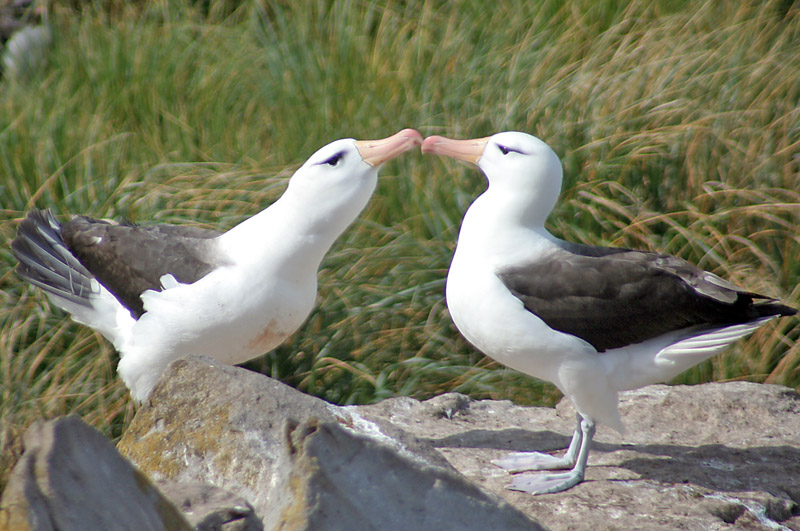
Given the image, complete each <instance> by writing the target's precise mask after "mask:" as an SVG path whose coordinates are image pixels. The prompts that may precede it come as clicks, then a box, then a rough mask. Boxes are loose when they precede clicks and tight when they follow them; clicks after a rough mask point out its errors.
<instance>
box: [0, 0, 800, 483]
mask: <svg viewBox="0 0 800 531" xmlns="http://www.w3.org/2000/svg"><path fill="white" fill-rule="evenodd" d="M294 4H295V3H292V2H280V1H266V2H260V3H258V4H256V3H249V2H241V3H236V2H213V1H211V2H199V3H197V4H189V3H183V2H180V1H177V0H176V1H172V2H167V1H163V2H158V3H146V4H135V5H132V4H129V3H127V2H114V1H111V2H105V3H99V2H98V3H95V4H92V7H87V8H84V11H83V12H78V11H76V8H75V7H73V6H71V5H70V4H68V3H64V4H61V3H58V2H55V5H54V6H53V10H52V12H51V21H52V23H53V26H54V32H55V45H54V47H53V50H52V52H51V54H50V57H49V62H48V65H47V66H46V67H45V68H44V69H43V70H42V71H41V72H39V73H38V74H36V75H35V76H34V77H32V78H30V79H27V80H13V79H3V80H1V81H0V239H2V241H4V242H8V241H10V239H11V238H13V236H14V232H15V228H16V223H17V221H18V220H19V219H20V218H21V217H22V216H23V215H24V212H25V211H26V210H27V209H28V208H30V207H33V206H39V207H42V206H50V207H52V208H53V209H54V210H55V211H56V212H57V213H59V214H67V213H71V212H72V213H83V214H88V215H93V216H102V217H109V216H110V217H126V218H128V219H131V220H133V221H141V222H145V221H151V220H154V221H159V222H176V223H190V224H196V225H201V226H206V227H215V228H219V229H227V228H229V227H231V226H233V225H234V224H235V223H237V222H238V221H240V220H242V219H244V218H246V217H248V216H250V215H252V214H254V213H256V212H257V211H259V210H260V209H262V208H264V207H266V206H267V205H268V204H269V203H270V202H272V201H273V200H274V199H275V198H277V197H278V196H279V195H280V193H281V191H282V190H283V187H284V186H285V179H286V177H287V176H288V175H290V174H291V172H292V171H293V169H294V168H296V167H297V166H298V165H299V164H301V163H302V161H303V160H304V159H305V157H307V156H308V155H310V154H311V153H312V152H313V151H314V150H315V149H316V148H318V147H319V146H321V145H323V144H325V143H327V142H329V141H331V140H333V139H336V138H340V137H351V136H352V137H358V138H370V137H382V136H386V135H388V134H390V133H392V132H394V131H396V130H398V129H400V128H402V127H409V126H410V127H416V128H418V129H419V130H420V131H422V132H423V134H434V133H437V134H446V135H449V136H455V137H474V136H485V135H488V134H491V133H493V132H496V131H500V130H508V129H515V130H523V131H527V132H530V133H533V134H536V135H537V136H539V137H541V138H543V139H544V140H546V141H547V142H548V143H550V145H551V146H553V148H554V149H555V150H556V152H557V153H559V154H560V155H561V157H562V160H563V163H564V168H565V177H566V178H565V190H564V193H563V196H562V201H561V203H560V205H559V206H558V207H557V209H556V211H555V212H554V214H553V216H552V217H551V219H550V222H549V227H550V229H551V230H552V231H553V232H554V233H555V234H557V235H559V236H561V237H564V238H566V239H570V240H575V241H581V242H585V243H601V244H607V245H609V244H610V245H621V246H631V247H636V248H642V249H654V250H661V251H666V252H670V253H673V254H677V255H679V256H681V257H683V258H686V259H688V260H690V261H692V262H695V263H697V264H699V265H701V266H703V267H705V268H708V269H710V270H713V271H715V272H717V273H719V274H721V275H723V276H725V277H727V278H730V279H732V280H733V281H735V282H737V283H739V284H741V285H743V286H746V287H747V288H750V289H753V290H757V291H760V292H763V293H766V294H768V295H773V296H776V297H779V298H781V299H783V300H784V301H786V302H787V303H789V304H792V305H794V306H798V305H799V304H798V299H799V298H800V293H798V288H797V285H798V277H800V242H798V230H797V227H798V226H800V193H798V190H800V156H798V153H800V110H798V109H800V53H799V52H800V45H798V44H797V43H799V42H800V12H798V9H797V7H795V6H793V4H792V3H787V2H779V1H771V2H762V3H745V5H741V4H742V3H740V2H734V1H722V2H719V1H711V0H709V1H705V2H702V1H701V2H686V1H676V0H657V1H654V2H650V1H647V2H646V1H643V0H633V1H631V2H614V1H604V2H591V1H579V2H571V3H569V6H566V7H565V6H562V4H563V2H560V1H559V2H557V1H548V0H545V1H542V2H528V1H522V0H520V1H513V0H512V1H509V2H501V3H486V2H482V1H478V0H458V1H454V2H449V3H446V5H441V4H442V3H441V2H435V1H432V0H431V1H419V2H414V1H401V0H395V1H392V0H390V1H388V2H385V3H382V4H378V3H374V2H369V1H366V0H353V1H349V2H336V3H334V2H330V1H317V2H303V3H296V4H298V5H294ZM498 4H499V5H498ZM484 186H485V184H484V182H483V178H482V177H481V176H480V175H479V173H478V172H477V171H476V170H474V169H471V168H465V167H463V166H459V165H456V164H453V163H452V162H451V161H448V160H439V159H437V158H432V157H426V158H423V157H422V156H421V155H420V154H419V153H418V152H417V153H409V154H406V155H404V156H403V157H401V158H400V159H398V160H397V161H392V162H391V163H389V164H387V166H386V167H385V168H384V169H383V171H382V173H381V177H380V184H379V187H378V190H377V192H376V195H375V196H374V197H373V199H372V201H371V203H370V205H369V207H368V208H367V210H366V211H365V213H364V214H363V215H362V217H361V219H360V220H359V221H358V222H357V223H356V224H355V225H354V226H353V227H351V229H350V230H348V232H347V233H346V234H345V235H344V236H343V237H342V238H341V239H340V241H339V242H338V243H337V244H336V246H335V248H334V249H333V250H332V252H331V253H330V254H329V256H328V257H327V258H326V260H325V261H324V263H323V269H322V271H321V273H320V294H319V304H318V307H317V309H316V310H315V311H314V313H313V314H312V315H311V317H310V318H309V320H308V322H307V323H306V324H305V326H304V327H303V328H302V329H301V330H300V331H299V332H298V333H296V334H295V335H294V336H293V337H292V338H291V339H290V340H289V341H288V342H287V343H286V344H285V345H283V346H281V347H279V348H278V349H277V350H275V351H274V352H272V353H269V354H267V355H266V356H264V357H262V358H259V359H258V360H255V361H253V362H250V363H249V364H248V367H250V368H253V369H255V370H260V371H262V372H265V373H267V374H270V375H272V376H274V377H277V378H280V379H282V380H284V381H286V382H288V383H290V384H292V385H295V386H297V387H298V388H299V389H301V390H303V391H306V392H309V393H312V394H315V395H317V396H321V397H323V398H325V399H328V400H331V401H334V402H337V403H341V404H350V403H365V402H371V401H375V400H379V399H382V398H386V397H389V396H396V395H411V396H415V397H418V398H426V397H430V396H432V395H435V394H437V393H441V392H446V391H460V392H463V393H468V394H470V395H472V396H475V397H480V398H483V397H492V398H508V399H513V400H515V401H518V402H520V403H526V404H552V403H553V402H554V401H555V400H556V399H557V396H558V395H557V392H556V391H555V390H554V389H553V388H552V387H551V386H549V385H547V384H542V383H540V382H535V381H533V380H531V379H530V378H527V377H524V376H522V375H520V374H517V373H514V372H513V371H510V370H506V369H504V368H502V367H501V366H498V365H497V364H495V363H494V362H492V361H490V360H488V359H487V358H485V357H483V356H482V355H480V354H479V353H477V352H476V351H475V350H474V349H472V348H471V347H470V346H469V345H468V344H466V342H465V341H464V340H463V339H461V338H460V336H459V335H458V333H457V332H456V330H455V329H454V327H453V325H452V323H451V322H450V319H449V316H448V314H447V311H446V307H445V304H444V278H445V276H446V272H447V267H448V265H449V261H450V257H451V255H452V250H453V248H454V245H455V239H456V236H457V233H458V224H459V222H460V219H461V216H462V214H463V212H464V210H465V209H466V208H467V206H468V205H469V203H470V201H471V200H472V199H473V198H474V197H476V196H477V195H478V194H479V193H480V192H481V191H482V190H483V188H484ZM14 265H15V263H14V259H13V257H12V256H11V253H10V249H9V247H8V245H7V244H6V245H3V246H0V419H1V420H0V422H2V425H1V426H0V450H1V451H2V454H0V485H1V484H3V483H4V481H5V478H6V475H7V471H8V469H9V466H10V464H11V463H13V462H14V460H15V459H16V456H17V455H18V452H19V450H20V446H19V439H18V436H19V435H20V434H21V432H22V431H23V430H24V429H25V427H26V426H27V425H28V424H30V422H32V421H33V420H35V419H38V418H43V417H50V416H54V415H59V414H66V413H75V414H78V415H80V416H81V417H83V418H84V419H86V420H87V421H88V422H90V423H91V424H93V425H95V426H97V427H98V428H100V429H101V430H103V431H104V432H105V433H107V434H108V435H110V436H112V437H116V436H119V434H120V433H121V431H122V430H123V428H124V426H125V425H126V423H127V422H128V421H129V420H130V419H131V417H132V414H133V411H134V407H133V405H132V404H131V402H130V400H129V399H128V398H127V392H126V390H125V388H124V386H123V385H122V384H121V382H120V381H119V379H118V378H117V377H116V375H115V365H116V361H117V357H116V354H115V353H114V352H113V349H111V347H110V346H109V345H108V344H107V343H106V342H105V341H104V340H102V338H101V337H100V336H99V335H98V334H96V333H93V332H92V331H90V330H87V329H86V328H84V327H80V326H78V325H74V324H72V323H71V322H70V321H69V320H68V318H67V317H65V316H64V314H63V313H62V312H60V311H58V310H54V309H52V308H50V306H49V305H48V303H47V301H46V299H45V298H44V297H43V296H42V295H41V293H39V292H38V291H36V290H33V289H32V288H30V287H28V286H26V285H24V284H23V283H22V282H21V281H20V280H19V279H18V278H17V277H16V275H15V274H14V273H13V270H12V269H13V267H14ZM799 334H800V326H798V322H797V320H795V319H783V320H781V321H779V322H777V323H772V324H770V325H768V326H766V327H764V328H763V329H762V330H760V331H759V332H757V333H756V334H754V335H753V336H752V337H751V338H749V339H747V340H745V341H741V342H739V343H738V344H737V345H735V346H734V347H733V348H731V349H729V351H728V352H727V353H726V354H723V355H721V356H717V357H716V358H714V359H713V360H711V361H708V362H706V363H704V364H702V365H700V366H699V367H697V368H695V369H693V370H691V371H689V372H687V373H686V374H684V375H682V376H681V377H679V378H678V379H677V380H676V381H677V382H685V383H697V382H703V381H710V380H732V379H748V380H754V381H766V382H774V383H781V384H785V385H790V386H792V387H795V388H797V387H799V386H800V352H799V351H798V347H797V345H796V342H797V338H798V335H799Z"/></svg>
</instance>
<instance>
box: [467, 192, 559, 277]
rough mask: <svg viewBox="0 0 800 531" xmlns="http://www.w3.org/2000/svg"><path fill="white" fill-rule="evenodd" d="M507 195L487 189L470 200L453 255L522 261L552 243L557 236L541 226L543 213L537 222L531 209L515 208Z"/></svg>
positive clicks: (482, 259) (483, 259)
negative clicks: (503, 195) (471, 201)
mask: <svg viewBox="0 0 800 531" xmlns="http://www.w3.org/2000/svg"><path fill="white" fill-rule="evenodd" d="M508 199H509V198H507V197H502V196H500V195H499V194H492V193H491V192H489V191H487V192H485V193H484V194H483V195H481V196H480V197H478V198H477V199H476V200H475V201H474V202H473V203H472V205H471V206H470V207H469V210H467V213H466V214H465V215H464V221H463V222H462V224H461V231H460V233H459V237H458V245H457V247H456V256H459V255H460V256H461V257H464V258H465V259H468V260H480V261H485V260H490V259H491V260H496V261H498V263H503V264H508V263H515V262H523V261H525V260H526V259H528V258H529V257H530V256H533V255H535V254H536V253H540V252H542V250H543V249H544V248H546V247H551V246H553V245H554V244H555V242H556V238H555V237H554V236H552V235H551V234H550V233H549V232H548V231H547V229H545V228H544V226H543V223H544V219H545V218H546V217H547V215H546V214H544V215H543V216H541V223H539V222H538V216H532V215H531V214H530V209H524V208H517V207H518V205H515V204H513V203H514V202H515V201H512V202H509V200H508ZM520 203H523V204H524V203H525V202H524V201H520ZM528 204H530V203H529V202H528ZM520 206H522V205H520ZM548 213H549V211H548ZM532 219H534V220H535V221H534V222H531V220H532ZM490 257H491V258H490Z"/></svg>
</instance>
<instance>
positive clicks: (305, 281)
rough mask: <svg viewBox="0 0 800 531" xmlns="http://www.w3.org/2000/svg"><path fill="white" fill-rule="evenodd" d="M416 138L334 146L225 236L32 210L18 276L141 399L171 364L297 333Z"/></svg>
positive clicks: (232, 353)
mask: <svg viewBox="0 0 800 531" xmlns="http://www.w3.org/2000/svg"><path fill="white" fill-rule="evenodd" d="M421 142H422V135H420V134H419V133H418V132H417V131H415V130H413V129H404V130H402V131H400V132H398V133H396V134H394V135H392V136H390V137H388V138H384V139H381V140H360V141H357V140H354V139H341V140H337V141H335V142H332V143H330V144H328V145H326V146H324V147H322V148H320V149H319V150H318V151H317V152H316V153H314V154H313V155H311V157H310V158H309V159H308V160H307V161H306V162H305V163H304V164H303V165H302V166H301V167H300V168H299V169H298V170H297V171H296V172H295V173H294V175H292V177H291V178H290V179H289V184H288V186H287V188H286V191H285V192H284V193H283V195H282V196H281V197H280V198H279V199H278V200H277V201H275V202H274V203H273V204H272V205H270V206H269V207H268V208H266V209H265V210H263V211H261V212H260V213H259V214H257V215H255V216H253V217H251V218H249V219H247V220H245V221H243V222H242V223H240V224H239V225H237V226H235V227H233V228H232V229H230V230H229V231H227V232H225V233H222V234H220V233H218V232H215V231H210V230H204V229H200V228H197V227H190V226H175V225H152V226H139V225H131V224H117V223H113V222H108V221H104V220H98V219H92V218H88V217H83V216H76V217H73V218H72V219H70V220H69V221H66V222H64V223H59V222H58V221H57V219H56V218H55V216H54V215H53V214H52V213H51V212H50V211H44V210H32V211H31V212H29V213H28V215H27V217H26V218H25V219H24V220H23V221H22V222H21V223H20V225H19V227H18V233H17V237H16V239H15V240H14V241H13V242H12V249H13V252H14V254H15V256H16V257H17V259H18V260H19V264H18V266H17V273H18V274H19V276H21V277H22V278H23V279H25V280H27V281H28V282H29V283H31V284H33V285H34V286H38V287H39V288H41V289H43V290H44V292H45V294H46V295H47V296H48V297H49V298H50V300H51V301H52V302H53V303H54V304H55V305H56V306H58V307H60V308H62V309H64V310H66V311H67V312H69V313H70V314H71V315H72V318H73V319H74V320H75V321H77V322H79V323H82V324H84V325H86V326H89V327H90V328H93V329H94V330H96V331H98V332H100V334H102V335H103V336H105V337H106V338H107V339H108V340H109V341H110V342H111V343H112V344H113V345H114V347H115V348H116V350H117V351H118V352H119V353H120V356H121V359H120V362H119V366H118V368H117V370H118V372H119V374H120V376H121V377H122V379H123V381H124V382H125V384H126V385H127V386H128V388H129V389H130V392H131V395H132V396H133V398H134V399H136V400H137V401H143V400H145V399H146V398H147V397H148V396H149V394H150V392H151V391H152V390H153V388H154V386H155V384H156V382H157V380H158V378H159V376H160V375H161V373H162V372H163V370H164V369H165V368H166V366H167V364H169V363H170V362H171V361H173V360H175V359H178V358H181V357H184V356H187V355H189V354H200V355H206V356H210V357H212V358H216V359H217V360H219V361H221V362H223V363H226V364H231V365H233V364H238V363H243V362H245V361H247V360H250V359H252V358H255V357H257V356H260V355H262V354H264V353H266V352H268V351H270V350H272V349H274V348H275V347H277V346H278V345H279V344H281V343H282V342H283V341H284V340H285V339H286V338H287V337H289V336H290V335H291V334H292V333H293V332H294V331H295V330H297V328H299V327H300V325H301V324H302V323H303V322H304V321H305V319H306V317H308V314H309V313H310V312H311V310H312V309H313V306H314V302H315V298H316V293H317V270H318V269H319V266H320V263H321V261H322V259H323V257H324V256H325V253H326V252H327V251H328V249H330V247H331V245H332V244H333V243H334V241H335V240H336V238H338V237H339V235H340V234H342V232H344V230H345V229H346V228H347V227H348V226H349V225H350V224H351V223H352V222H353V221H354V220H355V219H356V217H357V216H358V214H359V213H360V212H361V211H362V210H363V209H364V207H365V206H366V205H367V202H368V201H369V199H370V197H371V196H372V192H373V190H374V189H375V186H376V183H377V175H378V170H379V168H380V167H381V165H382V164H383V163H385V162H386V161H388V160H391V159H393V158H395V157H397V156H398V155H400V154H402V153H404V152H406V151H408V150H410V149H412V148H414V147H415V146H418V145H419V144H421Z"/></svg>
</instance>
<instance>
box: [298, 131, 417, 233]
mask: <svg viewBox="0 0 800 531" xmlns="http://www.w3.org/2000/svg"><path fill="white" fill-rule="evenodd" d="M421 143H422V135H420V134H419V133H418V132H417V131H415V130H414V129H403V130H402V131H399V132H398V133H395V134H394V135H392V136H389V137H387V138H382V139H379V140H355V139H352V138H344V139H341V140H335V141H333V142H331V143H330V144H327V145H325V146H323V147H321V148H320V149H319V150H317V151H316V153H314V154H313V155H311V156H310V157H309V158H308V160H306V162H305V163H304V164H303V165H302V166H301V167H300V168H298V169H297V171H296V172H295V173H294V175H292V177H291V178H290V179H289V186H288V188H287V190H286V194H285V196H288V197H291V198H293V199H295V200H297V201H299V202H300V203H301V204H303V205H306V208H307V209H308V210H306V213H307V214H308V215H310V216H313V217H315V218H317V219H319V221H320V222H322V223H332V224H334V225H340V224H344V226H343V227H337V228H336V229H335V230H344V227H346V226H347V225H349V224H350V223H351V222H352V221H353V220H354V219H355V217H356V216H357V215H358V213H359V212H361V210H363V208H364V207H365V206H366V204H367V202H368V201H369V198H370V196H371V195H372V192H373V191H374V190H375V186H376V184H377V182H378V170H379V169H380V167H381V165H382V164H383V163H385V162H387V161H389V160H392V159H393V158H395V157H397V156H399V155H401V154H402V153H405V152H406V151H408V150H410V149H413V148H414V147H416V146H418V145H420V144H421ZM309 210H311V211H312V212H310V211H309ZM339 220H340V222H338V223H337V221H339Z"/></svg>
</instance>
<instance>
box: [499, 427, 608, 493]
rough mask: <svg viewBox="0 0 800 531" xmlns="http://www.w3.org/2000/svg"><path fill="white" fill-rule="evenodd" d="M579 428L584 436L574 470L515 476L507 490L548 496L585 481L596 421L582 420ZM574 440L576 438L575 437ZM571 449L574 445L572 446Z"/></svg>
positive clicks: (582, 436)
mask: <svg viewBox="0 0 800 531" xmlns="http://www.w3.org/2000/svg"><path fill="white" fill-rule="evenodd" d="M579 428H580V431H581V434H582V435H581V443H580V448H579V449H578V455H577V459H576V460H575V466H574V467H573V468H572V470H570V471H569V472H562V473H560V474H520V475H518V476H514V478H513V479H512V481H511V485H509V486H507V487H506V488H507V489H510V490H519V491H523V492H529V493H531V494H547V493H551V492H561V491H563V490H567V489H568V488H570V487H574V486H575V485H577V484H578V483H580V482H581V481H583V478H584V476H585V474H586V462H587V461H588V459H589V449H590V448H591V446H592V438H593V437H594V431H595V425H594V421H591V420H588V419H582V420H581V422H580V424H579ZM574 440H575V437H573V441H574ZM571 447H572V445H570V448H571Z"/></svg>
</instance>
